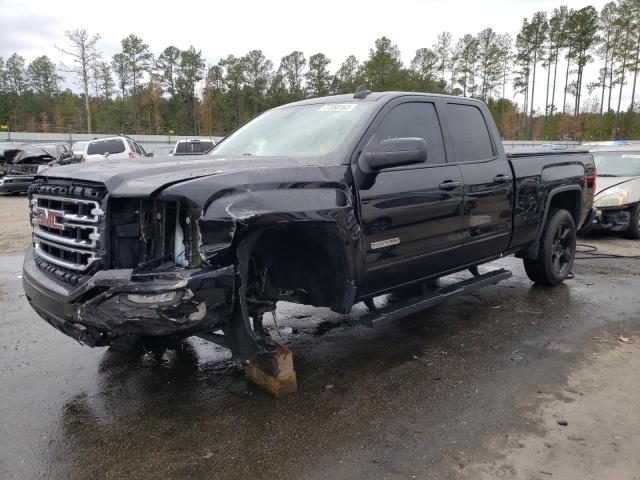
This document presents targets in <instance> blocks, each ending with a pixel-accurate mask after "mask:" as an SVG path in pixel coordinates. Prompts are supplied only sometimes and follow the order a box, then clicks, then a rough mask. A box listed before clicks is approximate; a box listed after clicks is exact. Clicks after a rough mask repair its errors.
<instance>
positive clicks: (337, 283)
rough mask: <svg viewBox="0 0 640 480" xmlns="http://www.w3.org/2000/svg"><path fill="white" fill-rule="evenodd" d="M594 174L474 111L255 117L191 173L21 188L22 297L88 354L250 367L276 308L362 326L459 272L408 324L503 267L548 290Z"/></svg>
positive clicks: (368, 101) (563, 274)
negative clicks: (24, 202) (192, 350)
mask: <svg viewBox="0 0 640 480" xmlns="http://www.w3.org/2000/svg"><path fill="white" fill-rule="evenodd" d="M595 174H596V172H595V167H594V163H593V160H592V157H591V155H590V154H589V153H587V152H581V151H554V150H552V149H546V150H545V149H540V150H532V151H520V152H518V153H513V154H510V155H508V154H506V153H505V151H504V149H503V146H502V143H501V141H500V137H499V135H498V131H497V129H496V127H495V124H494V123H493V121H492V119H491V116H490V114H489V111H488V109H487V107H486V106H485V105H484V104H483V103H481V102H479V101H476V100H472V99H468V98H460V97H451V96H440V95H431V94H420V93H402V92H391V93H389V92H387V93H371V92H369V91H368V90H364V89H362V88H360V89H358V92H356V94H355V95H340V96H333V97H326V98H315V99H310V100H304V101H301V102H297V103H292V104H289V105H284V106H282V107H278V108H275V109H272V110H269V111H267V112H265V113H263V114H261V115H259V116H257V117H256V118H254V119H253V120H251V121H249V122H248V123H246V124H245V125H243V126H241V127H240V128H238V129H237V130H236V131H235V132H233V133H232V134H230V135H229V136H228V137H227V138H225V139H224V140H223V141H222V142H221V143H219V144H218V145H216V147H215V148H214V149H213V150H212V152H211V153H210V154H209V155H206V156H199V157H182V158H177V157H165V158H158V157H154V158H149V159H141V160H140V161H137V162H130V161H127V162H123V161H117V160H115V161H113V160H106V161H104V162H97V163H94V164H82V165H71V166H66V167H62V168H56V169H53V170H51V171H50V172H49V173H47V174H46V175H42V176H38V177H37V178H36V180H35V182H34V183H33V185H32V186H31V187H30V189H29V202H30V215H31V223H32V225H33V245H32V247H31V248H30V249H29V251H28V252H27V254H26V257H25V260H24V275H23V279H24V289H25V292H26V296H27V298H28V300H29V302H30V303H31V305H32V306H33V308H34V309H35V310H36V312H38V313H39V314H40V315H41V316H42V317H43V318H44V319H45V320H46V321H47V322H49V323H50V324H51V325H53V326H54V327H56V328H57V329H59V330H61V331H62V332H64V333H65V334H67V335H69V336H71V337H73V338H75V339H76V340H78V341H80V342H82V343H84V344H87V345H90V346H101V345H113V346H118V345H119V344H122V345H126V344H127V343H130V342H132V341H136V340H137V339H139V338H142V337H147V336H152V337H158V336H164V337H174V338H175V337H177V338H184V337H188V336H191V335H198V336H202V337H203V338H207V339H209V340H211V341H214V342H216V343H218V344H220V345H223V346H225V347H227V348H229V349H231V351H232V352H233V354H234V356H235V357H236V358H238V359H240V360H242V361H248V360H250V359H253V358H256V357H257V356H259V355H261V354H266V353H268V352H270V351H273V349H274V348H275V347H274V342H273V340H271V338H270V336H269V333H268V331H267V330H266V329H265V327H264V326H263V324H262V318H263V315H264V314H265V313H267V312H275V309H276V303H277V302H278V301H281V300H282V301H288V302H298V303H303V304H309V305H314V306H324V307H329V308H331V309H332V310H334V311H336V312H341V313H348V312H350V310H351V308H352V306H353V305H354V304H355V303H357V302H365V303H366V304H367V306H369V307H371V309H372V312H371V314H372V315H376V314H377V313H376V312H375V308H374V307H375V305H374V304H373V302H372V299H373V298H374V297H376V296H379V295H382V294H385V293H388V292H392V291H395V290H398V289H401V288H403V287H407V286H411V285H417V284H426V283H429V284H432V283H433V280H434V279H437V278H439V277H443V276H445V275H449V274H451V273H454V272H458V271H462V270H466V269H469V270H471V272H472V273H474V275H475V277H472V278H471V279H469V280H467V281H465V282H462V284H461V286H459V287H456V288H453V289H452V288H451V287H447V288H441V289H437V288H436V289H435V290H431V291H429V292H428V293H426V294H425V295H426V296H422V297H417V298H416V299H415V300H414V301H413V302H412V303H411V302H410V304H405V305H403V307H402V308H401V309H400V310H396V312H397V311H401V313H403V314H404V313H410V312H411V311H414V310H415V306H416V305H418V306H419V307H421V308H422V307H424V306H428V305H429V304H432V303H433V300H434V299H444V298H448V297H449V296H451V294H452V293H455V291H466V289H467V288H468V287H470V286H473V285H476V286H478V285H479V286H482V285H484V284H488V283H495V282H496V281H498V280H500V279H502V278H505V277H504V275H502V276H501V275H500V274H496V275H492V273H491V272H490V273H489V274H483V275H480V274H479V272H478V269H477V266H478V265H480V264H484V263H486V262H490V261H492V260H495V259H497V258H500V257H502V256H505V255H511V254H515V255H516V256H517V257H520V258H522V259H523V261H524V267H525V269H526V273H527V275H528V276H529V277H530V278H531V280H533V281H534V282H537V283H540V284H543V285H549V286H553V285H557V284H559V283H561V282H562V281H563V280H564V279H565V278H567V276H568V275H569V273H570V271H571V268H572V263H573V258H574V253H575V246H576V228H577V227H580V226H582V225H583V224H584V223H585V221H586V220H587V217H588V216H589V215H590V213H591V210H592V202H593V195H594V182H595ZM499 272H505V271H504V270H502V271H499ZM474 279H475V280H474Z"/></svg>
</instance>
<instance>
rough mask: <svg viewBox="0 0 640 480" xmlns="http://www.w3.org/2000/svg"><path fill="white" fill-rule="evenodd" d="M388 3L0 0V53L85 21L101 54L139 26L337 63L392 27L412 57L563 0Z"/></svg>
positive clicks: (26, 52)
mask: <svg viewBox="0 0 640 480" xmlns="http://www.w3.org/2000/svg"><path fill="white" fill-rule="evenodd" d="M562 3H564V4H566V5H568V6H569V7H572V8H582V7H584V6H587V5H593V6H594V7H596V9H598V11H600V9H601V8H602V6H603V5H604V4H605V3H606V1H605V0H593V1H590V2H587V1H579V0H566V1H564V2H562ZM385 4H386V6H385V7H378V6H377V2H374V1H369V2H364V1H358V2H354V1H345V0H342V1H337V0H324V1H320V2H308V3H307V2H301V1H300V0H285V1H250V0H242V1H237V0H236V1H222V2H221V1H189V0H185V1H182V2H179V1H175V0H174V1H171V2H165V1H157V0H156V1H153V2H146V1H135V0H129V1H122V0H109V1H108V2H91V1H89V2H88V1H64V0H57V1H55V2H54V1H51V0H49V1H36V0H20V1H16V0H0V20H1V25H2V27H1V31H2V36H1V38H2V41H1V42H0V56H2V57H4V58H5V59H6V58H7V57H8V56H9V55H11V54H12V53H13V52H18V53H20V54H21V55H23V56H24V57H25V58H26V60H27V62H29V61H31V60H33V58H35V57H37V56H39V55H43V54H44V55H48V56H49V57H51V58H52V59H53V60H54V61H55V62H59V61H60V60H62V57H61V55H60V52H58V51H57V50H56V49H55V48H54V45H59V46H64V45H65V38H64V31H65V30H73V29H76V28H84V29H86V30H87V31H89V32H90V33H99V34H100V36H101V40H100V42H99V47H100V50H101V51H102V52H103V55H104V57H105V58H110V57H111V56H112V55H113V54H114V53H116V52H117V51H119V48H120V40H121V39H122V38H124V37H126V36H127V35H129V34H130V33H135V34H136V35H138V36H140V37H142V39H143V40H144V41H145V42H146V43H148V44H149V46H150V48H151V50H152V52H153V53H154V54H156V55H157V54H158V53H159V52H160V51H162V50H163V49H164V48H165V47H166V46H168V45H175V46H177V47H179V48H182V49H185V48H188V47H189V46H190V45H194V46H195V47H196V48H197V49H200V50H202V53H203V55H204V57H205V58H206V60H207V63H208V64H209V65H212V64H215V63H216V62H217V61H218V60H219V59H220V58H221V57H224V56H226V55H228V54H234V55H236V56H239V55H244V54H245V53H246V52H248V51H249V50H252V49H261V50H262V51H263V52H264V54H265V55H266V56H267V57H268V58H270V59H271V60H272V61H273V62H274V64H275V66H276V67H277V65H278V63H279V60H280V58H281V57H282V56H283V55H286V54H287V53H290V52H291V51H293V50H302V51H303V52H304V53H305V55H306V56H307V58H308V57H309V56H310V55H312V54H314V53H317V52H323V53H325V54H326V55H327V56H328V57H329V58H330V59H331V60H332V61H333V63H332V64H331V65H330V67H331V68H332V69H333V70H335V69H336V68H337V67H338V66H339V65H340V63H342V61H343V60H344V59H345V58H346V57H347V56H349V55H350V54H354V55H356V56H357V57H358V59H360V60H364V59H366V57H367V55H368V52H369V49H370V48H371V47H372V46H373V43H374V41H375V40H376V38H379V37H381V36H383V35H386V36H387V37H390V38H391V40H392V41H393V42H394V43H395V44H397V45H398V47H399V48H400V51H401V52H402V59H403V61H404V63H405V65H408V64H409V63H410V61H411V59H412V58H413V55H414V53H415V51H416V49H418V48H421V47H430V46H432V44H433V43H435V41H436V36H437V35H438V33H440V32H442V31H443V30H447V31H449V32H451V34H452V35H453V40H454V43H455V41H457V39H458V38H459V37H460V36H462V35H464V34H465V33H477V32H479V31H480V30H482V29H484V28H486V27H492V28H493V29H494V30H496V31H497V32H499V33H510V34H511V35H513V36H514V37H515V35H516V33H517V32H518V30H519V27H520V25H521V23H522V19H523V18H524V17H531V15H532V14H533V13H534V12H536V11H538V10H545V11H547V12H550V11H551V10H553V8H555V7H557V6H558V5H559V2H557V1H552V0H520V1H514V0H423V1H418V0H415V1H413V0H395V1H392V2H385ZM560 71H562V70H560ZM595 75H596V68H595V67H593V66H591V68H588V69H587V74H586V77H587V81H585V82H584V85H586V84H587V83H589V81H592V80H593V78H594V77H595ZM543 83H544V82H539V83H538V86H539V87H540V89H538V88H536V96H537V97H538V98H542V97H543V96H544V90H543V87H544V86H543ZM559 88H560V87H559ZM586 94H587V92H586V89H585V92H584V95H585V97H586ZM517 100H518V101H522V100H521V99H520V98H518V99H517ZM536 103H538V102H536ZM543 104H544V102H542V104H541V105H540V106H539V107H538V108H541V107H542V105H543Z"/></svg>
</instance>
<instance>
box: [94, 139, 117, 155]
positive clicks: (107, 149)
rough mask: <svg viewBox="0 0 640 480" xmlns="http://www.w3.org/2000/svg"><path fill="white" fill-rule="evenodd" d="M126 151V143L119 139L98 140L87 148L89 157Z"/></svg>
mask: <svg viewBox="0 0 640 480" xmlns="http://www.w3.org/2000/svg"><path fill="white" fill-rule="evenodd" d="M124 150H125V149H124V142H123V141H122V140H120V139H119V138H113V139H110V140H96V141H95V142H91V143H90V144H89V146H88V147H87V155H105V154H107V153H109V154H114V153H122V152H124Z"/></svg>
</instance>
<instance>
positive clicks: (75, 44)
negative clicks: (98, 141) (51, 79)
mask: <svg viewBox="0 0 640 480" xmlns="http://www.w3.org/2000/svg"><path fill="white" fill-rule="evenodd" d="M64 34H65V36H66V37H67V41H68V47H67V48H60V47H57V46H56V48H57V49H58V50H60V51H61V52H62V53H64V54H65V55H68V56H70V57H71V59H72V61H73V65H71V66H66V65H64V64H62V66H61V69H62V71H64V72H69V73H74V74H76V75H77V76H78V78H79V80H80V83H81V84H82V89H83V92H84V108H85V111H86V113H87V132H88V133H91V106H90V104H89V81H90V76H91V73H92V67H93V65H94V64H95V63H96V62H97V61H98V60H99V59H100V52H99V51H98V50H97V49H96V43H97V42H98V40H99V39H100V35H89V33H87V31H86V30H84V29H82V30H80V29H76V30H74V31H69V30H67V31H66V32H64Z"/></svg>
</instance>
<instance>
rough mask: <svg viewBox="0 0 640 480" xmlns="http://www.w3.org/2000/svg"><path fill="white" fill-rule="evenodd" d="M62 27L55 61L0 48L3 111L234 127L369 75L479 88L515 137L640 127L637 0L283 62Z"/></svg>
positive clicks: (70, 125)
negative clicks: (111, 45)
mask: <svg viewBox="0 0 640 480" xmlns="http://www.w3.org/2000/svg"><path fill="white" fill-rule="evenodd" d="M65 39H66V43H65V45H64V46H56V48H57V49H58V50H59V51H60V52H61V54H62V56H63V58H64V60H63V63H61V64H59V65H56V64H55V63H54V62H53V61H52V60H51V59H50V58H48V57H47V56H40V57H38V58H36V59H34V60H33V61H32V62H31V63H29V64H28V65H27V63H26V61H25V59H24V58H23V57H22V56H21V55H19V54H18V53H14V54H13V55H11V56H10V57H9V58H7V59H6V61H5V59H3V58H0V124H3V126H4V125H6V124H9V126H8V128H13V129H14V130H16V129H26V130H30V131H58V132H60V131H67V130H72V131H74V132H81V131H82V132H88V133H106V132H118V131H121V132H123V133H130V134H131V133H150V134H167V133H173V134H176V135H225V134H227V133H228V132H229V131H231V130H233V129H234V128H235V127H236V126H238V125H239V124H241V123H242V122H244V121H246V120H248V119H249V118H251V117H252V116H254V115H256V114H258V113H260V112H261V111H263V110H265V109H267V108H271V107H275V106H278V105H282V104H284V103H287V102H291V101H295V100H300V99H304V98H309V97H317V96H324V95H330V94H341V93H352V92H354V91H355V90H356V88H357V86H358V85H360V84H365V85H367V87H368V88H369V89H371V90H376V91H382V90H406V91H426V92H434V93H447V94H452V95H462V96H468V97H474V98H479V99H482V100H484V101H485V102H487V104H488V105H489V108H490V110H491V112H492V115H493V116H494V118H495V120H496V123H497V124H498V128H499V129H500V131H501V133H502V135H503V137H505V138H508V139H554V138H556V139H559V138H573V139H607V138H632V137H633V138H638V137H640V114H639V113H638V112H639V110H640V105H639V103H640V92H638V83H639V82H638V73H639V71H640V0H616V1H615V2H613V1H612V2H609V3H607V4H606V5H605V6H604V7H603V8H602V10H601V11H600V12H598V11H597V10H596V9H595V8H594V7H592V6H587V7H584V8H581V9H571V8H568V7H566V6H559V7H557V8H555V9H553V11H551V12H544V11H540V12H535V13H534V14H533V15H532V16H531V17H530V18H525V19H524V20H523V22H522V26H521V28H520V30H519V32H518V34H517V35H516V37H515V38H512V37H511V36H510V35H508V34H504V33H499V32H497V31H495V30H494V29H493V28H486V29H484V30H482V31H480V32H478V33H475V34H465V35H463V36H462V37H461V38H459V39H457V41H455V42H454V40H453V38H452V36H451V34H450V33H448V32H446V31H445V32H442V33H441V34H439V35H438V36H437V40H436V43H435V44H434V45H432V46H431V47H424V48H419V49H418V50H417V51H416V52H415V55H414V57H413V59H412V61H411V62H410V64H409V65H404V64H403V62H402V60H401V54H400V50H399V48H398V46H397V45H395V44H394V43H393V42H392V41H391V40H390V39H389V38H387V37H382V38H379V39H377V40H376V41H375V44H374V46H373V48H371V49H370V51H369V55H368V57H367V58H366V59H364V60H359V59H358V58H356V57H355V56H354V55H349V56H348V57H347V58H346V59H345V60H344V61H343V62H342V63H341V64H339V65H337V67H336V68H334V69H332V68H331V66H332V61H331V60H330V59H329V58H328V57H327V56H326V55H325V54H323V53H315V54H313V55H310V56H309V57H308V58H307V57H306V56H305V54H304V53H303V52H301V51H293V52H291V53H290V54H288V55H285V56H284V57H282V58H281V59H280V61H279V63H278V65H277V68H276V64H275V63H274V62H273V61H271V60H270V59H268V58H266V56H265V55H264V54H263V53H262V51H261V50H251V51H250V52H248V53H247V54H246V55H244V56H240V57H237V56H234V55H228V56H227V57H224V58H222V59H220V60H219V61H218V62H217V64H215V65H209V66H207V64H206V62H205V59H204V57H203V55H202V51H201V50H198V49H196V48H195V47H194V46H191V47H189V48H188V49H186V50H181V49H179V48H177V47H175V46H168V47H166V48H165V49H164V50H162V52H161V53H160V54H159V55H157V56H156V55H153V54H152V52H151V50H150V47H149V45H148V44H146V43H145V42H144V41H143V39H141V38H140V37H138V36H137V35H133V34H132V35H129V36H128V37H126V38H124V39H123V40H122V41H121V49H120V51H119V52H118V53H116V54H115V55H113V57H112V58H110V59H107V58H103V56H102V55H101V53H100V51H99V41H100V36H99V35H92V34H89V33H88V32H86V31H85V30H82V29H79V30H75V31H67V32H65ZM594 62H595V64H596V65H597V67H598V75H597V78H594V79H593V81H592V82H589V83H585V81H584V72H585V67H586V66H587V65H588V64H590V63H594ZM559 67H560V68H559ZM61 73H68V74H69V75H71V77H72V78H73V79H74V80H75V82H76V83H77V86H78V87H79V91H74V90H72V89H69V88H66V89H62V88H61V83H62V81H63V77H62V75H61ZM536 85H538V87H537V88H536ZM541 87H542V88H541ZM509 90H513V92H514V93H515V95H513V96H512V95H511V94H510V93H511V92H510V91H509ZM538 96H540V98H538ZM542 96H544V99H542ZM509 97H511V98H509ZM625 98H630V101H626V102H625V101H623V99H625ZM536 100H537V103H536ZM542 100H543V102H544V103H543V107H542V108H540V107H539V105H540V104H541V102H542ZM536 105H538V108H536Z"/></svg>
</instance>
